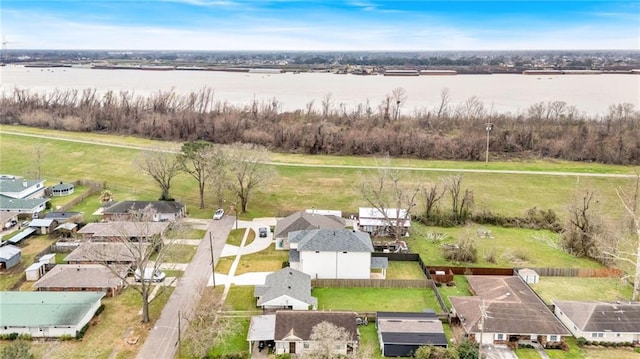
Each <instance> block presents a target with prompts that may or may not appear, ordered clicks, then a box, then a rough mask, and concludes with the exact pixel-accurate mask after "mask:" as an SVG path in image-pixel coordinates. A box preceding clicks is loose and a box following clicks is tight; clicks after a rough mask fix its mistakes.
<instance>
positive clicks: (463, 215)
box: [444, 175, 474, 224]
mask: <svg viewBox="0 0 640 359" xmlns="http://www.w3.org/2000/svg"><path fill="white" fill-rule="evenodd" d="M444 183H445V186H446V188H447V191H448V192H449V195H450V197H451V215H452V220H453V221H454V223H456V224H462V223H464V222H465V221H466V220H467V217H468V216H469V215H470V214H471V207H472V206H473V202H474V200H473V191H471V190H469V189H465V190H464V193H462V176H460V175H458V176H450V177H446V178H445V179H444Z"/></svg>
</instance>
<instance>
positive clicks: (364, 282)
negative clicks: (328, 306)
mask: <svg viewBox="0 0 640 359" xmlns="http://www.w3.org/2000/svg"><path fill="white" fill-rule="evenodd" d="M431 283H432V281H431V280H430V279H312V280H311V286H312V287H314V288H422V289H426V288H431Z"/></svg>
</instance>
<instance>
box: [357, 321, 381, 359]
mask: <svg viewBox="0 0 640 359" xmlns="http://www.w3.org/2000/svg"><path fill="white" fill-rule="evenodd" d="M358 330H359V331H360V343H359V344H358V353H359V354H360V357H361V358H368V359H382V358H384V357H383V356H382V352H381V351H380V342H379V341H378V331H377V330H376V324H375V323H373V322H370V323H369V324H367V325H361V326H359V327H358Z"/></svg>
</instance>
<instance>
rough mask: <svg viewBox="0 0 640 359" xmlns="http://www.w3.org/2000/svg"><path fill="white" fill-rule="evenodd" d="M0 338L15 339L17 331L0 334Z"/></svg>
mask: <svg viewBox="0 0 640 359" xmlns="http://www.w3.org/2000/svg"><path fill="white" fill-rule="evenodd" d="M0 339H2V340H16V339H18V333H8V334H2V336H0Z"/></svg>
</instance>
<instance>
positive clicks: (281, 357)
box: [276, 353, 291, 359]
mask: <svg viewBox="0 0 640 359" xmlns="http://www.w3.org/2000/svg"><path fill="white" fill-rule="evenodd" d="M276 359H291V354H289V353H284V354H278V355H276Z"/></svg>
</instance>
